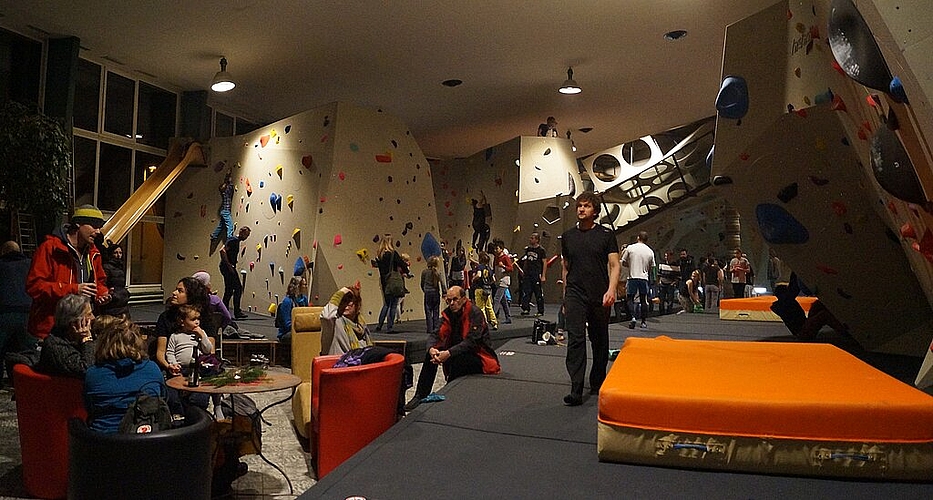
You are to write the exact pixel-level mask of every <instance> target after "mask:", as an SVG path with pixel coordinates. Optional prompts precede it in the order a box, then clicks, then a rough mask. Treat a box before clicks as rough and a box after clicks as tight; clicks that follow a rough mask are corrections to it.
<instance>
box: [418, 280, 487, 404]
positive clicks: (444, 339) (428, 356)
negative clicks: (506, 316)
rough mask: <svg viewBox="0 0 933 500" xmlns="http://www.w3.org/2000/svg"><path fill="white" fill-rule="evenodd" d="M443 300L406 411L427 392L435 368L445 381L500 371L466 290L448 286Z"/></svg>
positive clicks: (483, 319) (482, 319)
mask: <svg viewBox="0 0 933 500" xmlns="http://www.w3.org/2000/svg"><path fill="white" fill-rule="evenodd" d="M444 300H445V301H446V302H447V309H444V312H443V313H442V314H441V316H442V318H441V326H440V328H439V329H438V330H437V332H436V333H430V334H428V344H427V345H428V346H430V347H428V349H427V352H426V353H425V357H424V364H423V365H422V366H421V375H419V376H418V387H417V388H416V389H415V395H414V397H412V398H411V401H409V402H408V404H406V405H405V409H406V410H408V411H411V410H414V409H415V408H416V407H417V406H418V405H419V404H420V403H421V400H422V399H424V398H426V397H428V395H429V394H430V393H431V389H432V388H433V387H434V378H435V377H436V376H437V367H438V365H442V366H443V367H444V375H446V377H447V381H448V382H450V381H451V380H454V379H456V378H458V377H462V376H464V375H471V374H486V375H494V374H496V373H499V370H500V369H501V367H500V366H499V358H498V357H497V356H496V351H494V350H493V348H492V347H490V345H489V325H488V324H487V323H486V317H485V316H483V312H482V311H480V309H479V308H478V307H474V306H473V303H472V302H470V299H469V297H467V294H466V290H464V289H463V288H460V287H459V286H452V287H450V288H449V289H447V293H446V295H445V297H444Z"/></svg>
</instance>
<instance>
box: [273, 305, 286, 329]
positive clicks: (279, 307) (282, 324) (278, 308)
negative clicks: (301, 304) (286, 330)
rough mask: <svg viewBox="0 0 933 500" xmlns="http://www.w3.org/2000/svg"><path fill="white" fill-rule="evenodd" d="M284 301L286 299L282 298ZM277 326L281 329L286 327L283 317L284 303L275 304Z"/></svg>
mask: <svg viewBox="0 0 933 500" xmlns="http://www.w3.org/2000/svg"><path fill="white" fill-rule="evenodd" d="M282 302H285V300H282ZM275 327H276V328H277V329H279V330H281V329H282V328H283V327H285V318H283V317H282V304H281V303H279V305H277V306H275Z"/></svg>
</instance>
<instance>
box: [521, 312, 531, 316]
mask: <svg viewBox="0 0 933 500" xmlns="http://www.w3.org/2000/svg"><path fill="white" fill-rule="evenodd" d="M529 314H531V313H530V312H529V311H522V316H528V315H529Z"/></svg>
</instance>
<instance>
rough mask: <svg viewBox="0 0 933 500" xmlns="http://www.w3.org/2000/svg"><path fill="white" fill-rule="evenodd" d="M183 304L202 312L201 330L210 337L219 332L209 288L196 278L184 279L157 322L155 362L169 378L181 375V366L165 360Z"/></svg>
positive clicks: (179, 283)
mask: <svg viewBox="0 0 933 500" xmlns="http://www.w3.org/2000/svg"><path fill="white" fill-rule="evenodd" d="M182 304H191V305H192V306H194V307H195V308H196V309H197V310H198V311H199V312H200V318H199V319H200V326H201V329H202V330H204V331H205V332H207V334H208V335H211V334H214V333H216V332H217V327H215V326H214V322H213V316H212V314H211V308H210V298H209V297H208V293H207V288H205V287H204V285H203V284H202V283H201V282H200V281H198V280H197V279H196V278H193V277H187V278H182V279H181V280H180V281H179V282H178V285H176V286H175V290H173V291H172V295H171V297H169V299H168V301H167V305H168V307H167V308H166V309H165V311H162V314H160V315H159V318H158V320H156V328H155V334H156V337H157V338H156V351H155V362H156V363H158V364H159V367H160V368H162V369H163V370H165V372H166V374H167V375H169V376H176V375H181V366H179V365H177V364H173V363H169V362H168V360H166V359H165V350H166V348H167V347H168V338H169V336H170V335H171V334H173V333H175V328H176V325H177V324H178V316H179V312H178V308H179V306H181V305H182Z"/></svg>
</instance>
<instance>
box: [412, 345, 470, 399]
mask: <svg viewBox="0 0 933 500" xmlns="http://www.w3.org/2000/svg"><path fill="white" fill-rule="evenodd" d="M429 349H430V347H429ZM445 365H446V366H447V381H448V382H450V381H451V380H454V379H456V378H457V377H462V376H464V375H473V374H481V373H483V360H482V359H480V357H479V354H476V353H475V352H467V353H464V354H461V355H459V356H451V358H450V359H448V360H447V362H446V363H445ZM437 366H438V365H435V364H434V363H432V362H431V354H430V352H429V351H425V353H424V364H422V365H421V375H419V376H418V387H416V388H415V397H416V398H418V399H423V398H425V397H427V395H428V394H431V389H433V388H434V379H435V378H437Z"/></svg>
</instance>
